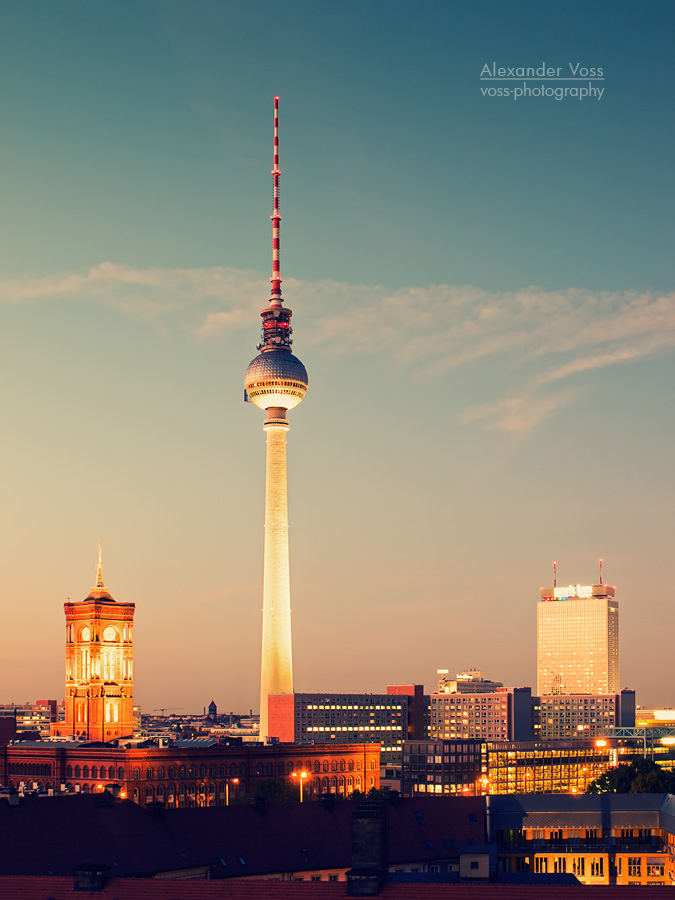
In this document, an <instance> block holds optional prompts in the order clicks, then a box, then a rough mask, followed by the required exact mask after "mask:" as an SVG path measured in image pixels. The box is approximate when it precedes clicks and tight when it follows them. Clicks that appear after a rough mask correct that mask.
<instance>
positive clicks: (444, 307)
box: [0, 262, 675, 434]
mask: <svg viewBox="0 0 675 900" xmlns="http://www.w3.org/2000/svg"><path fill="white" fill-rule="evenodd" d="M284 289H285V294H286V296H287V298H289V301H288V302H290V305H291V306H295V305H296V304H297V305H298V306H299V307H300V308H302V310H303V319H304V322H305V327H303V344H304V345H313V346H314V347H316V348H319V349H321V351H322V352H325V353H328V354H334V355H341V354H342V355H344V354H350V355H357V356H358V355H372V354H373V353H374V352H375V353H377V354H383V355H385V356H389V357H390V358H391V359H392V360H393V361H395V362H396V364H397V366H398V367H399V368H400V369H402V370H405V371H407V372H408V373H409V375H410V377H412V378H420V379H425V378H428V377H430V376H433V377H435V378H438V377H441V376H443V375H444V374H445V373H447V372H449V371H450V370H452V369H456V368H457V367H460V366H466V365H470V364H473V363H476V362H481V361H487V360H495V361H497V362H499V363H500V364H501V365H503V366H504V367H505V368H508V370H509V372H511V373H512V374H513V373H515V376H514V377H515V379H516V382H518V381H519V385H518V384H517V387H516V390H514V391H513V393H512V394H510V395H509V396H506V397H499V398H498V399H496V400H495V401H494V402H490V403H487V404H482V405H477V406H473V407H470V408H468V409H467V410H465V412H464V416H463V418H464V420H465V421H467V422H480V423H481V424H482V425H483V426H484V427H487V428H493V429H499V430H502V431H505V432H510V433H514V434H522V433H526V432H527V431H530V430H531V429H532V428H534V427H536V425H538V424H539V423H540V422H542V421H544V420H545V419H547V418H549V417H550V416H552V415H555V414H556V412H557V411H558V410H559V409H561V408H562V407H564V406H566V405H569V404H570V403H573V402H574V400H575V398H576V397H577V396H578V395H579V392H580V391H581V390H582V389H583V386H584V385H583V384H580V383H579V377H581V376H583V374H584V373H588V372H590V371H593V370H598V369H601V368H606V367H610V366H616V365H625V364H626V363H629V362H635V361H637V360H640V359H644V358H647V357H650V356H654V355H656V354H660V353H664V352H667V351H670V350H672V349H673V348H675V292H670V293H660V294H659V293H655V292H637V291H625V292H620V291H615V292H609V291H604V292H593V291H587V290H581V289H572V288H570V289H567V290H558V291H551V290H544V289H542V288H538V287H527V288H523V289H521V290H517V291H503V292H499V291H485V290H481V289H480V288H477V287H474V286H471V285H464V286H453V285H429V286H424V287H408V288H401V289H399V290H396V291H391V290H388V289H386V288H384V287H381V286H377V285H375V286H372V285H353V284H347V283H344V282H336V281H331V280H329V279H325V280H319V281H314V282H310V281H302V280H299V279H291V278H289V279H286V280H285V282H284ZM268 290H269V281H268V279H267V278H266V277H265V276H264V275H262V274H261V273H259V272H255V271H251V270H243V269H235V268H225V267H213V268H204V269H178V268H175V269H169V268H167V269H162V268H145V269H143V268H137V267H133V266H127V265H121V264H117V263H110V262H103V263H100V264H99V265H96V266H93V267H92V268H90V269H88V270H84V271H81V272H67V273H59V274H56V275H54V276H45V277H42V278H14V279H6V280H4V281H0V303H38V302H49V301H54V300H58V299H59V298H67V299H69V300H78V301H82V302H90V303H91V302H93V303H104V304H106V305H109V306H111V307H113V308H115V309H118V310H119V311H120V312H123V313H124V314H126V315H136V316H139V317H141V318H144V319H159V320H162V323H163V325H165V324H166V322H167V321H168V320H174V321H175V323H176V326H177V327H179V328H182V329H184V330H187V331H188V332H189V333H190V334H192V335H193V337H194V338H195V339H197V340H217V339H222V338H223V337H224V336H226V335H227V334H228V333H229V332H231V331H233V330H240V329H243V328H249V327H253V328H255V327H256V324H257V322H258V312H259V309H260V307H261V306H262V305H263V304H264V300H265V299H266V296H267V291H268ZM518 373H521V374H520V375H518ZM574 379H576V381H575V380H574ZM511 380H513V379H511ZM565 381H569V382H570V386H569V387H568V388H561V389H556V388H555V386H556V385H559V384H560V383H562V382H565ZM499 390H500V386H499V385H496V386H495V392H496V393H498V392H499Z"/></svg>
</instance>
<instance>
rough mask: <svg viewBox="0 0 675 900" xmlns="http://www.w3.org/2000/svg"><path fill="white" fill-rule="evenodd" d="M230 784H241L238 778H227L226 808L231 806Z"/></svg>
mask: <svg viewBox="0 0 675 900" xmlns="http://www.w3.org/2000/svg"><path fill="white" fill-rule="evenodd" d="M230 782H232V784H239V779H238V778H227V779H226V781H225V806H229V805H230Z"/></svg>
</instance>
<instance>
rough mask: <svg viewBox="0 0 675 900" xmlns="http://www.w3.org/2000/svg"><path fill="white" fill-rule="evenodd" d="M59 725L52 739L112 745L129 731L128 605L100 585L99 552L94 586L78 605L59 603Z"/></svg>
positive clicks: (130, 618)
mask: <svg viewBox="0 0 675 900" xmlns="http://www.w3.org/2000/svg"><path fill="white" fill-rule="evenodd" d="M64 610H65V613H66V689H65V699H64V706H65V721H63V722H58V723H54V724H53V725H52V726H51V734H52V736H53V737H68V738H73V739H79V740H85V741H101V742H106V741H114V740H118V739H119V738H123V737H130V736H131V735H132V734H133V730H134V672H133V659H134V652H133V646H134V644H133V640H134V636H133V627H134V611H135V604H134V603H118V602H117V601H116V600H114V599H113V597H112V596H111V595H110V593H109V592H108V590H107V588H106V587H105V585H104V583H103V574H102V567H101V552H100V544H99V560H98V567H97V573H96V584H95V586H94V587H93V588H92V589H91V591H90V592H89V595H88V596H87V597H86V598H85V599H84V600H82V601H80V602H79V603H71V602H68V603H65V604H64Z"/></svg>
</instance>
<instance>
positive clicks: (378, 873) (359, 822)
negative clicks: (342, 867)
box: [347, 800, 388, 897]
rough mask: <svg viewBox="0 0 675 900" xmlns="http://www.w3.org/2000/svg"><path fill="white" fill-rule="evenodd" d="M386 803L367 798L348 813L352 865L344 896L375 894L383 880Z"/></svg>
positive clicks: (385, 873) (385, 870)
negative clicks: (350, 826) (350, 831)
mask: <svg viewBox="0 0 675 900" xmlns="http://www.w3.org/2000/svg"><path fill="white" fill-rule="evenodd" d="M387 860H388V849H387V803H386V801H385V800H368V801H366V802H365V803H361V804H360V806H359V807H358V809H356V810H355V811H354V812H353V813H352V867H351V869H349V871H348V872H347V896H348V897H377V896H378V894H379V893H380V887H381V886H382V885H383V884H384V882H385V881H386V880H387Z"/></svg>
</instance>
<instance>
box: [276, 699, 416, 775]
mask: <svg viewBox="0 0 675 900" xmlns="http://www.w3.org/2000/svg"><path fill="white" fill-rule="evenodd" d="M424 705H425V698H424V687H423V685H421V684H413V685H389V686H388V687H387V693H386V694H298V693H296V694H271V695H270V697H269V723H270V728H269V730H270V735H271V736H273V737H275V738H276V739H278V740H279V741H281V742H285V743H294V744H311V743H313V742H314V741H320V742H322V741H337V742H339V743H341V744H351V743H363V742H364V741H366V742H368V743H373V742H377V743H379V744H380V745H381V747H382V752H381V761H382V765H383V766H389V767H399V768H400V765H401V760H402V748H403V742H404V741H406V740H410V739H411V738H414V737H419V738H424V737H425V733H424Z"/></svg>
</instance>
